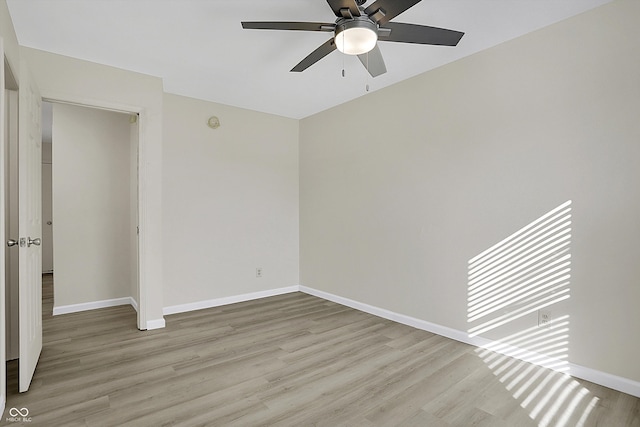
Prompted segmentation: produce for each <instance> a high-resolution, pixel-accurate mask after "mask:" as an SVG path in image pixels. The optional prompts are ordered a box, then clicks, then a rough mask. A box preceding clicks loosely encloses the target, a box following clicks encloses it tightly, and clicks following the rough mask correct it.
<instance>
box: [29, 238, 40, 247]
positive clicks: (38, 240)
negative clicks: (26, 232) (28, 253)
mask: <svg viewBox="0 0 640 427" xmlns="http://www.w3.org/2000/svg"><path fill="white" fill-rule="evenodd" d="M40 243H41V241H40V238H39V237H38V238H36V239H32V238H31V237H29V239H28V240H27V247H29V246H31V245H36V246H40Z"/></svg>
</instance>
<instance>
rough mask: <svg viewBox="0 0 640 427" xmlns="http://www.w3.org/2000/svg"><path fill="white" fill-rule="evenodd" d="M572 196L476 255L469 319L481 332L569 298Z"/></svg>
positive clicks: (476, 331) (475, 331)
mask: <svg viewBox="0 0 640 427" xmlns="http://www.w3.org/2000/svg"><path fill="white" fill-rule="evenodd" d="M570 244H571V201H568V202H566V203H563V204H562V205H560V206H558V207H557V208H555V209H553V210H552V211H550V212H549V213H547V214H545V215H543V216H542V217H540V218H538V219H537V220H535V221H533V222H532V223H530V224H529V225H527V226H525V227H523V228H521V229H520V230H518V231H517V232H515V233H514V234H512V235H511V236H509V237H507V238H506V239H504V240H502V241H501V242H499V243H497V244H495V245H493V246H492V247H490V248H489V249H487V250H485V251H484V252H482V253H481V254H479V255H477V256H476V257H474V258H472V259H471V260H470V261H469V265H468V298H467V322H469V324H470V326H469V335H470V336H472V337H473V336H477V335H480V334H482V333H485V332H488V331H490V330H492V329H496V328H498V327H500V326H502V325H505V324H507V323H509V322H512V321H514V320H516V319H519V318H521V317H524V316H526V315H528V314H531V313H535V312H537V311H538V310H540V309H542V308H545V307H548V306H551V305H553V304H556V303H558V302H560V301H562V300H565V299H567V298H569V279H570V277H571V275H570V272H571V253H570Z"/></svg>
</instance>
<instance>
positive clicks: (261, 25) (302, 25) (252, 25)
mask: <svg viewBox="0 0 640 427" xmlns="http://www.w3.org/2000/svg"><path fill="white" fill-rule="evenodd" d="M335 26H336V24H334V23H333V22H329V23H327V22H277V21H271V22H266V21H257V22H242V28H244V29H245V30H299V31H327V32H331V31H333V29H334V28H335Z"/></svg>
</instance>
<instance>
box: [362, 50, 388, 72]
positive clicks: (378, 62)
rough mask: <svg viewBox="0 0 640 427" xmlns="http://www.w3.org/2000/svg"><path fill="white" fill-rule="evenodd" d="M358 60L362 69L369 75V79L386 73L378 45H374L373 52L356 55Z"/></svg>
mask: <svg viewBox="0 0 640 427" xmlns="http://www.w3.org/2000/svg"><path fill="white" fill-rule="evenodd" d="M358 59H359V60H360V62H362V65H364V68H366V69H367V71H368V72H369V74H371V77H378V76H379V75H380V74H384V73H386V72H387V67H386V66H385V65H384V59H383V58H382V52H380V47H378V45H376V47H374V48H373V50H370V51H369V52H367V53H363V54H362V55H358Z"/></svg>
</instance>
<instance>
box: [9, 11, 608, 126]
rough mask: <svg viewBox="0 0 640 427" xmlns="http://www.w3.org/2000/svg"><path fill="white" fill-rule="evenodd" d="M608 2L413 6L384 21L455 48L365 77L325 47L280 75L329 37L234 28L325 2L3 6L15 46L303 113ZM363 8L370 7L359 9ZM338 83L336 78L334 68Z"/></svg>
mask: <svg viewBox="0 0 640 427" xmlns="http://www.w3.org/2000/svg"><path fill="white" fill-rule="evenodd" d="M609 1H611V0H423V1H422V2H420V3H418V4H417V5H416V6H414V7H412V8H411V9H409V10H408V11H406V12H404V13H403V14H401V15H399V16H398V17H396V18H395V19H394V20H393V22H407V23H414V24H421V25H429V26H435V27H443V28H449V29H453V30H458V31H463V32H465V35H464V37H463V38H462V40H461V41H460V43H459V44H458V46H457V47H441V46H425V45H414V44H402V43H390V42H386V43H385V42H380V49H381V51H382V54H383V56H384V59H385V62H386V65H387V70H388V71H387V73H386V74H383V75H381V76H379V77H376V78H375V79H374V78H371V77H369V76H368V73H367V72H366V70H365V69H364V67H363V66H362V65H361V64H360V62H359V61H358V59H357V58H356V57H351V56H346V55H342V54H341V53H339V52H337V51H336V52H333V53H332V54H330V55H329V56H327V57H325V58H324V59H322V60H321V61H319V62H318V63H316V64H315V65H313V66H312V67H310V68H309V69H307V70H306V71H304V72H302V73H291V72H289V70H290V69H291V68H292V67H293V66H294V65H296V64H297V63H298V62H299V61H300V60H302V58H304V57H305V56H307V55H308V54H309V53H310V52H311V51H313V50H314V49H316V48H317V47H318V46H320V45H321V44H322V43H324V42H325V41H326V40H328V39H329V37H331V33H323V32H301V31H295V32H293V31H265V30H243V29H242V27H241V24H240V21H314V22H327V23H331V22H333V21H334V20H335V16H334V14H333V12H332V11H331V9H330V8H329V6H328V4H327V3H326V1H325V0H306V1H301V0H268V1H264V0H263V1H258V0H7V4H8V6H9V10H10V13H11V17H12V20H13V24H14V26H15V30H16V33H17V37H18V41H19V43H20V44H21V45H23V46H27V47H32V48H36V49H41V50H45V51H49V52H54V53H58V54H61V55H67V56H71V57H75V58H80V59H84V60H88V61H93V62H97V63H101V64H107V65H112V66H115V67H119V68H124V69H127V70H132V71H137V72H141V73H145V74H150V75H154V76H158V77H162V78H163V81H164V88H165V91H166V92H169V93H175V94H179V95H185V96H190V97H194V98H199V99H204V100H208V101H213V102H218V103H222V104H227V105H233V106H237V107H242V108H248V109H251V110H257V111H263V112H268V113H273V114H277V115H281V116H285V117H291V118H303V117H306V116H309V115H311V114H314V113H317V112H319V111H322V110H325V109H327V108H330V107H332V106H335V105H338V104H341V103H344V102H346V101H349V100H351V99H354V98H357V97H360V96H363V95H366V93H367V91H366V87H367V85H369V88H370V89H369V90H370V91H375V90H378V89H381V88H383V87H386V86H389V85H391V84H394V83H397V82H399V81H402V80H405V79H407V78H409V77H412V76H415V75H417V74H421V73H424V72H426V71H428V70H430V69H433V68H436V67H439V66H441V65H443V64H446V63H448V62H452V61H455V60H457V59H459V58H462V57H464V56H468V55H471V54H473V53H476V52H478V51H481V50H483V49H487V48H489V47H492V46H495V45H497V44H499V43H502V42H505V41H507V40H510V39H513V38H515V37H518V36H521V35H523V34H526V33H529V32H531V31H535V30H537V29H539V28H542V27H545V26H547V25H550V24H552V23H555V22H558V21H560V20H563V19H566V18H569V17H571V16H573V15H576V14H578V13H581V12H584V11H586V10H589V9H591V8H593V7H596V6H599V5H602V4H604V3H608V2H609ZM370 3H372V1H371V0H370V1H369V2H368V3H367V4H370ZM343 67H344V69H345V72H346V76H345V77H342V73H341V71H342V69H343Z"/></svg>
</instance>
